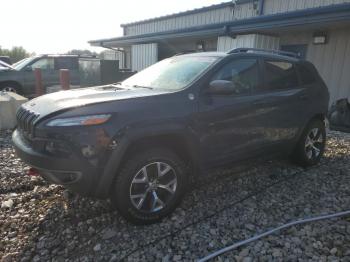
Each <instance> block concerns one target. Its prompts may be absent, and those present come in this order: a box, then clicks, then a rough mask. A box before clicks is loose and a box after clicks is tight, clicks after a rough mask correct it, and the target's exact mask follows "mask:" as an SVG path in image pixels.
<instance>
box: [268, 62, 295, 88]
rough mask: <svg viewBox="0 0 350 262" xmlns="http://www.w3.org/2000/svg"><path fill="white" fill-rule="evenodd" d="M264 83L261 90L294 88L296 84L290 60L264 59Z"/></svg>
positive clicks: (293, 68)
mask: <svg viewBox="0 0 350 262" xmlns="http://www.w3.org/2000/svg"><path fill="white" fill-rule="evenodd" d="M264 68H265V71H264V72H265V74H264V78H265V85H263V86H262V89H263V90H266V91H267V90H278V89H289V88H294V87H296V86H297V85H298V77H297V74H296V71H295V67H294V65H293V64H292V63H290V62H285V61H274V60H265V62H264Z"/></svg>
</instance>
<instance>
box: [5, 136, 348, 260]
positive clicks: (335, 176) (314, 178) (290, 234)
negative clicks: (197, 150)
mask: <svg viewBox="0 0 350 262" xmlns="http://www.w3.org/2000/svg"><path fill="white" fill-rule="evenodd" d="M349 153H350V135H346V134H341V133H336V132H332V133H330V135H329V141H328V144H327V151H326V156H325V158H324V159H323V160H322V163H321V164H320V165H319V166H316V167H313V168H310V169H308V170H304V169H301V168H298V167H296V166H294V165H292V164H290V163H289V162H287V161H271V162H268V163H264V164H257V165H256V167H249V168H248V167H244V166H240V167H237V168H235V169H231V170H223V171H220V172H217V173H215V174H211V175H210V176H208V177H205V178H203V179H202V181H200V182H199V183H198V184H197V185H196V187H195V189H194V190H193V191H192V192H190V193H189V194H187V196H186V197H185V199H184V201H183V203H182V204H181V206H180V208H178V209H177V210H176V211H175V212H174V214H173V215H171V217H169V218H168V219H165V220H164V221H163V222H161V223H159V224H155V225H151V226H144V227H142V226H133V225H130V224H128V223H126V222H125V221H124V220H123V219H122V218H121V217H120V215H119V214H118V213H117V212H116V211H113V210H112V209H111V207H110V204H109V202H108V201H99V200H95V199H90V198H83V197H80V196H78V195H75V194H72V193H70V192H68V191H66V190H64V189H63V188H62V187H60V186H55V185H49V184H47V183H46V182H45V181H44V180H42V179H41V178H38V177H28V176H25V175H24V174H25V173H26V171H27V169H28V167H27V166H26V165H25V164H23V163H22V162H21V161H20V160H19V159H18V158H16V157H15V155H14V152H13V149H12V146H11V141H10V132H2V133H0V204H1V209H0V257H2V260H3V261H50V260H51V261H66V260H68V261H119V260H122V259H124V260H126V261H155V260H159V261H184V260H185V261H189V260H196V259H198V258H201V257H203V256H205V255H207V254H209V253H211V252H214V251H216V250H217V249H220V248H223V247H225V246H228V245H230V244H233V243H235V242H237V241H240V240H243V239H246V238H249V237H251V236H253V235H255V234H257V233H261V232H264V231H266V230H269V229H272V228H274V227H276V226H279V225H282V224H284V223H286V222H290V221H293V220H295V219H300V218H304V217H311V216H316V215H321V214H328V213H333V212H338V211H343V210H348V209H350V162H349V159H350V154H349ZM216 260H217V261H233V260H236V261H245V262H248V261H257V260H259V261H350V217H345V218H338V219H332V220H327V221H320V222H316V223H311V224H306V225H299V226H296V227H292V228H290V229H287V230H285V231H281V232H279V233H278V234H274V235H271V236H269V237H266V238H264V239H261V240H260V241H256V242H253V243H251V244H250V245H247V246H244V247H242V248H239V249H237V250H235V251H232V252H229V253H227V254H225V255H223V256H221V257H218V258H216Z"/></svg>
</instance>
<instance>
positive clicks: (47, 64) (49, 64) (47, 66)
mask: <svg viewBox="0 0 350 262" xmlns="http://www.w3.org/2000/svg"><path fill="white" fill-rule="evenodd" d="M31 68H32V69H33V70H34V69H35V68H40V69H42V70H53V69H54V62H53V58H42V59H39V60H38V61H36V62H34V63H33V64H32V65H31Z"/></svg>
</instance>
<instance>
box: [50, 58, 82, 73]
mask: <svg viewBox="0 0 350 262" xmlns="http://www.w3.org/2000/svg"><path fill="white" fill-rule="evenodd" d="M60 69H69V70H77V69H78V58H76V57H56V58H55V70H60Z"/></svg>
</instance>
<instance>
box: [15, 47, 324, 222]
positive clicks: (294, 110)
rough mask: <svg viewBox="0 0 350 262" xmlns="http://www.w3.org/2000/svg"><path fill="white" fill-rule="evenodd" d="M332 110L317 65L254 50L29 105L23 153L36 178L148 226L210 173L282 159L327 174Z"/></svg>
mask: <svg viewBox="0 0 350 262" xmlns="http://www.w3.org/2000/svg"><path fill="white" fill-rule="evenodd" d="M328 102H329V93H328V90H327V87H326V85H325V83H324V82H323V80H322V79H321V77H320V75H319V74H318V73H317V71H316V69H315V67H314V66H313V65H312V64H311V63H309V62H306V61H302V60H299V59H297V58H293V57H289V56H286V55H281V54H275V53H273V52H269V51H261V50H254V49H253V50H250V49H238V50H232V51H230V52H228V53H218V52H213V53H210V52H208V53H195V54H187V55H180V56H175V57H171V58H168V59H165V60H163V61H161V62H159V63H157V64H155V65H152V66H150V67H149V68H147V69H145V70H143V71H141V72H139V73H137V74H136V75H134V76H132V77H130V78H128V79H127V80H125V81H123V82H121V83H119V84H115V85H107V86H98V87H93V88H86V89H79V90H70V91H64V92H59V93H54V94H48V95H44V96H42V97H39V98H37V99H34V100H32V101H29V102H28V103H26V104H24V105H23V106H22V107H21V108H20V109H19V110H18V113H17V121H18V128H17V129H16V131H15V132H14V133H13V142H14V146H15V149H16V152H17V154H18V156H19V157H20V158H21V159H22V160H23V161H25V162H26V163H28V164H29V165H30V166H32V167H34V169H33V170H32V172H34V173H38V174H40V175H41V176H42V177H44V178H45V179H47V180H48V181H50V182H52V183H56V184H61V185H63V186H64V187H66V188H68V189H70V190H72V191H74V192H77V193H80V194H81V195H87V196H94V197H99V198H110V199H111V200H112V203H113V204H114V205H115V206H116V208H117V209H118V210H119V211H120V214H122V215H123V216H124V217H125V218H126V219H127V220H129V221H131V222H133V223H136V224H149V223H154V222H156V221H159V220H160V219H162V218H163V217H165V216H167V215H169V214H170V213H171V212H172V211H173V210H174V209H175V208H176V207H177V206H178V204H179V203H180V200H181V198H182V197H183V195H184V193H185V192H186V189H187V188H188V186H189V185H190V183H189V181H190V180H192V179H201V174H202V173H203V172H201V171H202V170H208V169H211V168H217V167H222V166H226V165H229V164H234V163H237V162H239V161H243V160H247V159H251V160H250V161H251V162H252V163H254V160H253V159H255V158H258V157H261V156H264V157H266V156H271V157H272V156H275V155H276V154H278V155H279V156H292V157H293V159H294V160H295V161H296V162H297V163H299V164H300V165H302V166H311V165H315V164H316V163H318V162H319V160H320V158H321V156H322V155H323V152H324V148H325V141H326V133H325V122H324V120H325V116H326V113H327V109H328Z"/></svg>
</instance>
